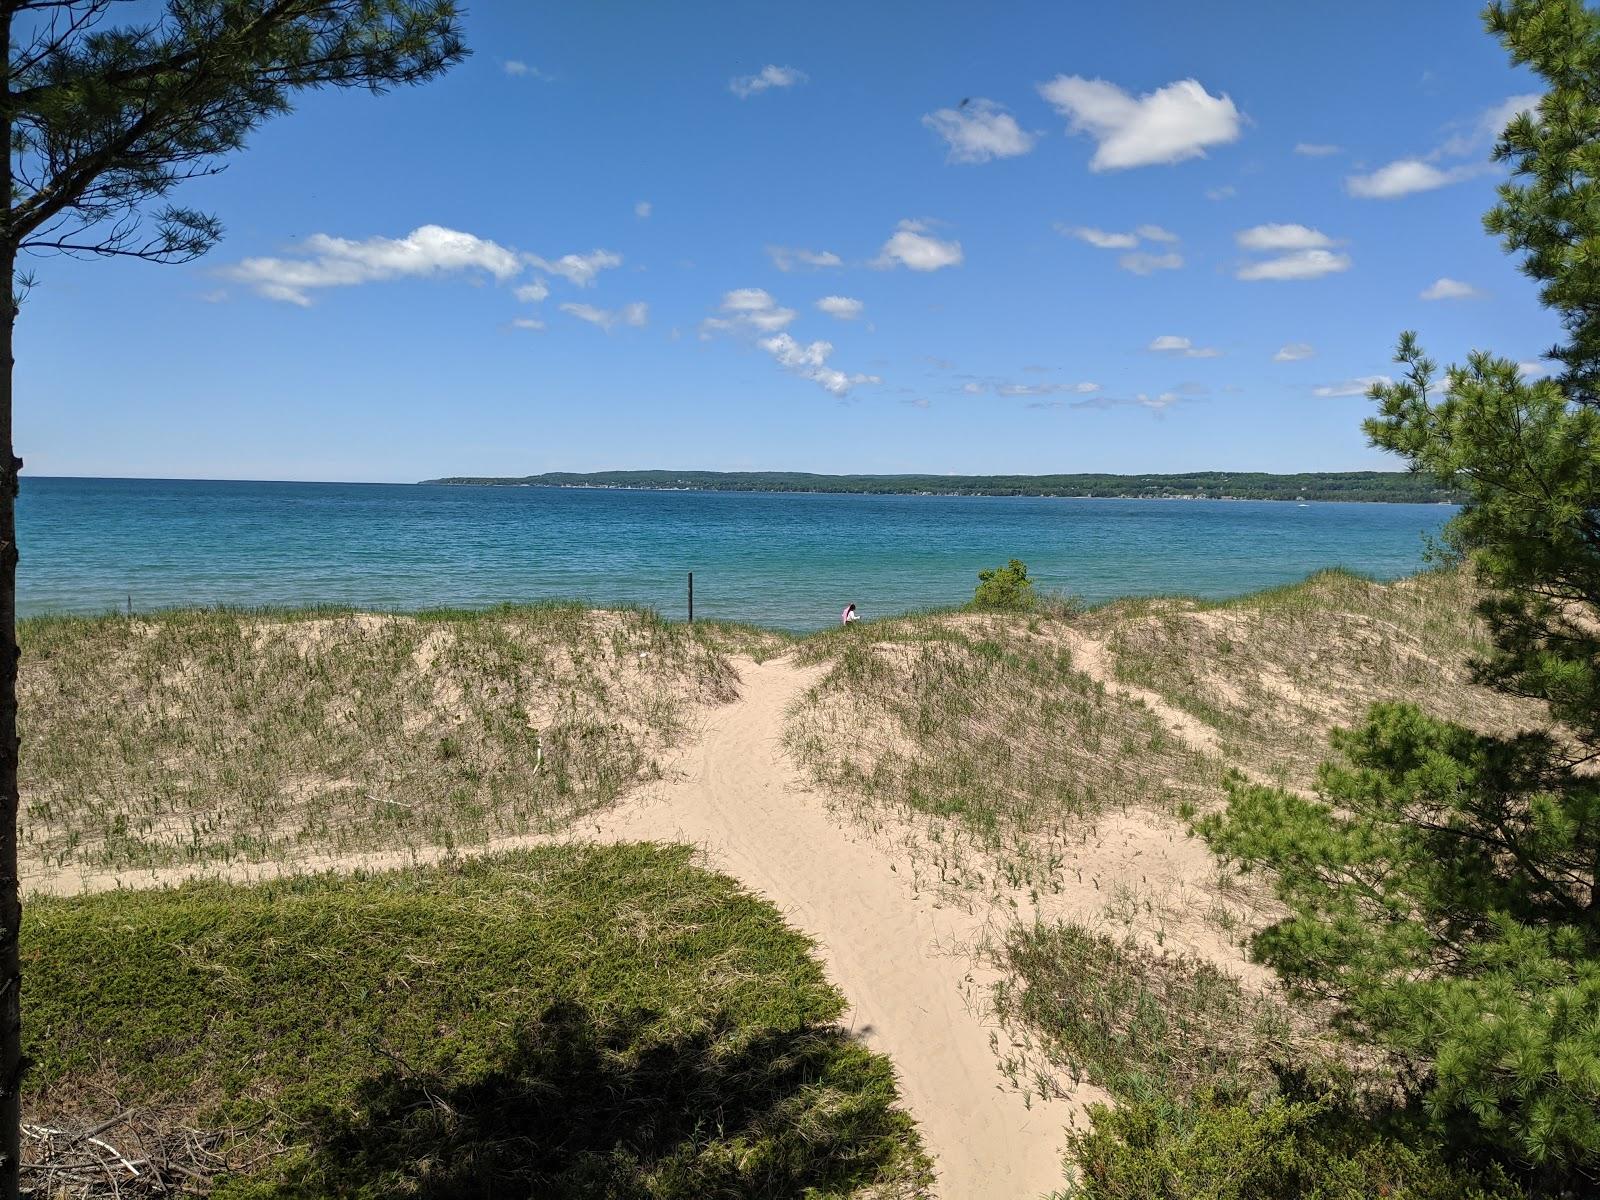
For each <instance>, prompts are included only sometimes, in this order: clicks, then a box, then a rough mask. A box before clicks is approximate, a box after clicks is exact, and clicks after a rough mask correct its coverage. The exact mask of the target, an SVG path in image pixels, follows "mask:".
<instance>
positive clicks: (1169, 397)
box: [1072, 392, 1183, 412]
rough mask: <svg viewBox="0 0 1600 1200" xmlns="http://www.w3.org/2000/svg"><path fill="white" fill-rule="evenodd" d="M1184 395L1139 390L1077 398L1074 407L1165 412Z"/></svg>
mask: <svg viewBox="0 0 1600 1200" xmlns="http://www.w3.org/2000/svg"><path fill="white" fill-rule="evenodd" d="M1182 400H1183V397H1182V396H1180V395H1178V393H1177V392H1162V393H1161V394H1160V395H1157V396H1147V395H1146V394H1145V393H1143V392H1139V393H1138V394H1137V395H1133V396H1092V397H1090V398H1089V399H1087V400H1077V401H1074V402H1073V404H1072V407H1073V408H1148V409H1150V410H1151V411H1152V412H1163V411H1165V410H1166V409H1169V408H1171V407H1172V406H1173V405H1174V404H1178V403H1180V402H1181V401H1182Z"/></svg>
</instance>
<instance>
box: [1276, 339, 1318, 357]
mask: <svg viewBox="0 0 1600 1200" xmlns="http://www.w3.org/2000/svg"><path fill="white" fill-rule="evenodd" d="M1316 352H1317V350H1316V347H1315V346H1313V345H1312V344H1311V343H1310V342H1289V343H1287V344H1285V345H1283V346H1280V347H1279V348H1278V352H1277V353H1276V354H1274V355H1273V356H1272V361H1273V362H1299V361H1300V360H1301V359H1304V358H1310V357H1311V356H1312V355H1314V354H1316Z"/></svg>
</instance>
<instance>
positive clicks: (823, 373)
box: [757, 333, 883, 397]
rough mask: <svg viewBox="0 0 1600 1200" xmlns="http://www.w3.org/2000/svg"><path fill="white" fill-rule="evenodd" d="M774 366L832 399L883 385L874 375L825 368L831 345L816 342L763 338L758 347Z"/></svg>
mask: <svg viewBox="0 0 1600 1200" xmlns="http://www.w3.org/2000/svg"><path fill="white" fill-rule="evenodd" d="M757 345H759V346H760V347H761V348H762V349H763V350H765V351H766V352H767V353H768V354H770V355H772V357H773V359H774V360H775V361H776V362H777V364H778V365H779V366H780V367H782V368H783V369H784V370H786V371H789V372H791V373H793V374H795V375H798V376H800V378H802V379H809V380H811V381H812V382H813V383H815V384H817V385H819V386H820V387H821V388H822V389H823V390H824V391H827V392H829V393H830V394H832V395H834V396H840V397H843V396H847V395H849V393H850V389H851V388H853V387H855V386H856V385H858V384H862V383H882V382H883V379H882V378H881V377H879V376H877V375H847V374H845V372H843V371H840V370H838V369H836V368H834V367H830V366H828V356H829V355H831V354H832V353H833V343H832V342H823V341H816V342H811V343H809V344H806V345H802V344H801V343H799V342H797V341H795V340H794V338H792V337H791V336H789V335H788V334H787V333H779V334H775V335H773V336H772V337H769V338H763V339H762V340H761V341H760V342H758V343H757Z"/></svg>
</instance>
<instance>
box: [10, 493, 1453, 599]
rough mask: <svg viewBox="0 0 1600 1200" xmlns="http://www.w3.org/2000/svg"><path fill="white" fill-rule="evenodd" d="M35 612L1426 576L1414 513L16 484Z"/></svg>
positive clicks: (1262, 504) (1217, 593)
mask: <svg viewBox="0 0 1600 1200" xmlns="http://www.w3.org/2000/svg"><path fill="white" fill-rule="evenodd" d="M19 505H20V507H19V517H18V519H19V523H20V538H21V544H22V567H21V573H20V578H19V584H18V588H19V597H18V603H19V608H20V611H21V612H22V613H23V614H25V615H32V614H37V613H49V612H75V613H98V612H105V611H107V610H109V609H113V608H117V609H121V608H123V607H124V606H125V605H126V604H127V603H128V600H129V598H130V597H131V598H132V602H133V607H134V609H135V610H148V609H152V608H160V607H166V606H170V605H179V604H244V605H258V604H272V605H307V604H340V605H352V606H356V607H361V608H384V609H413V608H426V607H438V606H447V605H448V606H480V605H490V604H497V603H500V602H502V601H526V600H535V599H542V598H550V597H561V598H569V599H577V600H584V601H587V602H590V603H593V604H642V605H647V606H649V607H652V608H656V609H659V610H660V611H661V612H662V613H664V614H665V615H667V616H669V617H681V616H682V615H683V613H684V599H685V597H684V592H685V586H684V585H685V576H686V574H687V573H688V572H689V571H693V572H694V576H695V614H696V615H697V616H705V617H724V618H729V619H733V620H741V621H753V622H757V623H760V624H765V625H774V626H780V627H783V628H788V629H794V630H804V629H814V628H817V627H819V626H822V625H826V624H829V623H831V622H833V621H837V620H838V614H839V610H840V609H841V608H843V607H844V605H845V603H846V602H847V601H850V600H854V601H856V603H857V604H859V605H860V607H861V611H862V614H863V615H864V616H867V617H873V616H881V615H885V614H888V613H894V612H903V611H906V610H908V609H914V608H927V607H931V606H938V605H949V604H957V603H960V602H962V601H964V600H966V599H968V598H969V597H970V596H971V595H972V589H973V586H974V584H975V583H976V576H977V572H978V571H979V570H980V569H981V568H984V567H988V566H993V565H995V564H997V563H1001V562H1004V561H1005V560H1006V559H1008V558H1013V557H1015V558H1021V559H1023V560H1024V561H1026V562H1027V564H1028V567H1029V570H1030V573H1031V574H1032V575H1034V577H1035V578H1037V579H1038V581H1039V583H1040V585H1041V586H1042V587H1044V588H1046V589H1050V590H1057V591H1062V592H1071V593H1074V594H1076V595H1079V596H1082V597H1084V598H1085V599H1087V600H1091V601H1095V600H1106V599H1110V598H1112V597H1114V596H1121V595H1139V594H1152V593H1171V592H1182V593H1188V594H1191V595H1199V596H1207V597H1223V596H1231V595H1237V594H1239V593H1241V592H1248V591H1254V590H1255V589H1257V588H1262V587H1267V586H1270V585H1273V584H1280V583H1287V582H1291V581H1293V580H1297V579H1302V578H1304V577H1305V576H1306V575H1307V574H1309V573H1310V572H1312V571H1315V570H1318V569H1319V568H1322V567H1332V566H1343V567H1349V568H1351V569H1353V570H1357V571H1362V572H1366V573H1368V574H1371V575H1375V576H1378V577H1380V578H1394V577H1397V576H1400V575H1404V574H1407V573H1409V572H1411V571H1414V570H1416V569H1417V567H1418V566H1420V565H1421V561H1422V551H1423V545H1424V535H1426V534H1433V533H1437V532H1438V530H1439V527H1440V526H1441V525H1442V524H1443V523H1444V521H1445V520H1446V519H1447V518H1448V517H1449V516H1450V514H1451V513H1452V512H1453V511H1454V510H1453V509H1451V508H1448V507H1445V506H1442V505H1422V504H1306V505H1297V504H1289V503H1283V502H1272V501H1259V502H1256V501H1181V500H1101V499H1084V500H1047V499H1028V498H1021V497H995V498H985V497H936V496H838V495H797V494H769V493H737V492H627V491H600V490H560V489H551V488H476V487H444V486H424V485H401V484H393V485H391V484H348V483H232V482H207V481H174V480H147V479H43V478H33V479H24V481H23V485H22V496H21V499H20V502H19Z"/></svg>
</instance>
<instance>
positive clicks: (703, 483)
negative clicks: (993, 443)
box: [423, 471, 1460, 504]
mask: <svg viewBox="0 0 1600 1200" xmlns="http://www.w3.org/2000/svg"><path fill="white" fill-rule="evenodd" d="M423 482H424V483H441V484H457V485H483V486H500V487H578V488H583V487H601V488H637V489H644V490H649V491H686V490H688V491H699V492H851V493H857V494H863V495H933V496H1102V497H1111V498H1122V499H1164V498H1179V497H1182V498H1205V497H1211V498H1219V499H1221V498H1226V499H1230V500H1381V501H1389V502H1391V503H1420V504H1440V503H1454V502H1455V501H1456V500H1458V499H1459V498H1460V492H1459V491H1458V490H1457V489H1455V488H1453V487H1450V486H1446V485H1442V484H1439V483H1437V482H1435V481H1432V480H1427V479H1422V478H1419V477H1417V476H1415V475H1410V474H1407V473H1406V472H1404V471H1304V472H1300V473H1299V474H1293V475H1272V474H1268V473H1267V472H1264V471H1191V472H1188V473H1187V474H1182V475H1104V474H1080V475H814V474H811V473H809V472H805V471H586V472H578V471H550V472H547V473H546V474H543V475H521V476H516V477H503V476H485V475H451V476H447V477H446V478H443V479H425V480H423Z"/></svg>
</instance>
